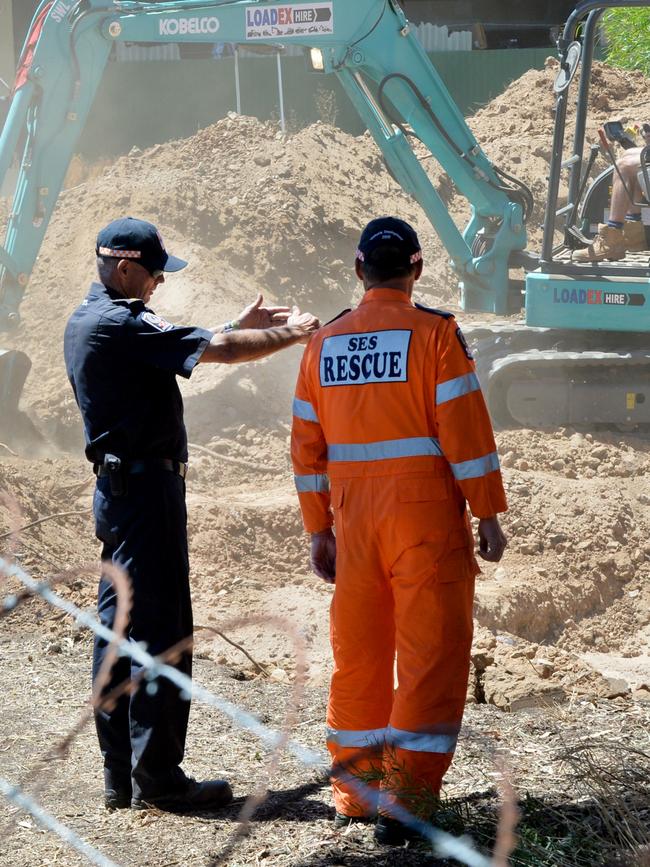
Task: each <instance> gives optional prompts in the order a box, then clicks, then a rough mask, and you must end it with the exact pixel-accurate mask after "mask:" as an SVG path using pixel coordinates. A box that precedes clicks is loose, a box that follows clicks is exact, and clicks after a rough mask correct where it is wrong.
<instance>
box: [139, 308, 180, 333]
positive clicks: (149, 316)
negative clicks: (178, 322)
mask: <svg viewBox="0 0 650 867" xmlns="http://www.w3.org/2000/svg"><path fill="white" fill-rule="evenodd" d="M142 321H143V322H146V323H147V325H151V327H152V328H155V329H156V331H171V329H172V328H173V327H174V326H173V325H172V323H171V322H167V320H166V319H163V318H162V316H156V314H155V313H151V312H150V311H149V310H147V311H146V312H145V313H143V314H142Z"/></svg>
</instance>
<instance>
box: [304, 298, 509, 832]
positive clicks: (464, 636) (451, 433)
mask: <svg viewBox="0 0 650 867" xmlns="http://www.w3.org/2000/svg"><path fill="white" fill-rule="evenodd" d="M292 458H293V464H294V472H295V478H296V487H297V489H298V493H299V497H300V506H301V509H302V514H303V520H304V524H305V529H306V530H307V532H309V533H316V532H320V531H322V530H325V529H326V528H328V527H330V526H331V525H332V523H334V527H335V533H336V544H337V559H336V589H335V593H334V597H333V601H332V608H331V641H332V649H333V653H334V673H333V676H332V682H331V690H330V700H329V706H328V714H327V725H328V736H327V743H328V747H329V750H330V753H331V755H332V758H333V763H334V764H333V770H332V783H333V788H334V801H335V806H336V809H337V811H338V812H339V813H344V814H346V815H348V816H359V815H366V814H371V813H373V812H375V810H376V809H377V804H376V803H369V801H368V799H367V797H363V796H362V795H361V794H360V790H359V786H358V785H357V784H356V780H355V778H358V779H361V780H363V781H364V782H366V783H369V784H370V785H371V786H374V787H375V788H377V787H379V788H380V791H381V795H380V797H379V808H380V809H382V807H383V809H384V810H388V811H390V807H389V804H390V800H391V799H392V798H397V799H398V800H399V801H400V802H401V803H402V804H403V805H404V806H406V807H407V808H409V809H411V810H413V811H414V812H420V813H425V814H426V813H427V812H431V811H432V808H433V803H434V801H435V796H436V795H437V794H438V793H439V791H440V786H441V783H442V778H443V776H444V774H445V772H446V770H447V768H448V767H449V764H450V762H451V759H452V756H453V753H454V749H455V747H456V740H457V736H458V732H459V730H460V725H461V719H462V714H463V708H464V704H465V695H466V691H467V681H468V674H469V660H470V648H471V641H472V608H473V594H474V577H475V575H476V574H477V573H478V571H479V569H478V566H477V564H476V561H475V559H474V553H473V538H472V532H471V528H470V523H469V516H468V513H467V510H466V502H467V503H468V504H469V507H470V509H471V511H472V513H473V514H474V516H476V517H489V516H492V515H494V514H496V513H497V512H503V511H505V510H506V508H507V506H506V500H505V494H504V491H503V485H502V480H501V473H500V471H499V460H498V457H497V453H496V447H495V443H494V436H493V433H492V426H491V423H490V419H489V416H488V413H487V409H486V406H485V403H484V400H483V397H482V394H481V391H480V387H479V383H478V380H477V378H476V373H475V372H474V363H473V361H472V359H471V355H470V353H469V350H468V349H467V346H466V344H465V341H464V338H463V336H462V334H461V332H460V329H459V328H458V326H457V324H456V322H455V320H454V318H453V316H452V315H451V314H447V313H442V312H440V311H435V310H428V309H426V308H420V307H417V306H415V305H414V304H413V302H412V301H411V300H410V299H409V298H408V296H407V295H406V294H405V293H403V292H400V291H398V290H395V289H372V290H370V291H368V292H366V294H365V296H364V298H363V300H362V302H361V304H360V305H359V307H358V308H357V309H355V310H353V311H351V312H349V313H346V314H344V315H343V316H341V317H339V318H338V319H336V320H335V321H334V322H332V323H330V324H328V325H326V326H325V327H324V328H322V329H321V330H320V331H319V332H318V333H317V334H316V335H315V336H314V337H313V338H312V340H311V341H310V343H309V345H308V346H307V348H306V350H305V353H304V357H303V361H302V366H301V370H300V376H299V379H298V384H297V387H296V398H295V401H294V419H293V433H292ZM332 510H333V516H332ZM395 654H397V681H398V686H397V689H395V690H394V689H393V686H394V673H393V672H394V660H395Z"/></svg>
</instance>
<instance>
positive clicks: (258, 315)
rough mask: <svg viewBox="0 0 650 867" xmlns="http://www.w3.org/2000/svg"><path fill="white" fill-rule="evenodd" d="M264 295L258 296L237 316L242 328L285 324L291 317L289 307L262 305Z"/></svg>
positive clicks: (272, 326)
mask: <svg viewBox="0 0 650 867" xmlns="http://www.w3.org/2000/svg"><path fill="white" fill-rule="evenodd" d="M263 302H264V298H263V296H262V295H261V294H260V295H258V296H257V298H256V299H255V301H253V303H252V304H249V305H248V307H244V309H243V310H242V312H241V313H240V314H239V316H238V317H237V322H239V327H240V328H275V327H276V326H277V325H284V324H285V323H286V321H287V319H288V318H289V308H288V307H262V304H263Z"/></svg>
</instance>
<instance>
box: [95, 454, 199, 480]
mask: <svg viewBox="0 0 650 867" xmlns="http://www.w3.org/2000/svg"><path fill="white" fill-rule="evenodd" d="M156 470H167V472H170V473H176V475H178V476H180V477H181V478H182V479H184V478H185V476H186V475H187V464H184V463H183V462H182V461H172V460H170V459H169V458H148V459H147V460H142V461H125V462H124V463H123V464H122V472H125V473H127V474H128V475H130V476H135V475H139V474H140V473H150V472H155V471H156ZM93 472H94V474H95V475H96V476H97V478H98V479H101V478H102V477H104V476H108V475H110V472H109V470H108V469H107V468H106V467H105V466H104V465H103V464H93Z"/></svg>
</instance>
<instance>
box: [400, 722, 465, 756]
mask: <svg viewBox="0 0 650 867" xmlns="http://www.w3.org/2000/svg"><path fill="white" fill-rule="evenodd" d="M457 741H458V736H457V735H442V734H441V735H435V734H427V732H408V731H404V729H395V728H393V727H392V726H388V728H387V729H386V743H387V744H388V745H390V746H393V747H398V749H401V750H413V752H418V753H453V752H454V750H455V749H456V742H457Z"/></svg>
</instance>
